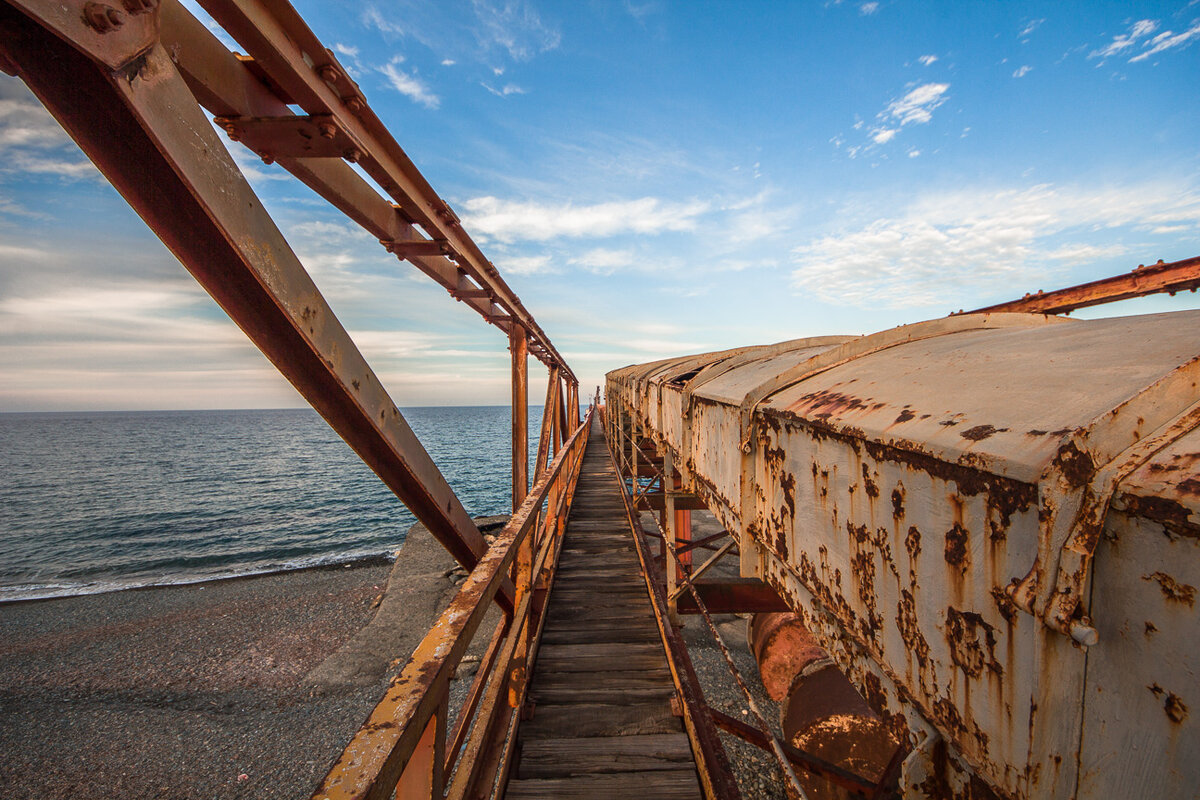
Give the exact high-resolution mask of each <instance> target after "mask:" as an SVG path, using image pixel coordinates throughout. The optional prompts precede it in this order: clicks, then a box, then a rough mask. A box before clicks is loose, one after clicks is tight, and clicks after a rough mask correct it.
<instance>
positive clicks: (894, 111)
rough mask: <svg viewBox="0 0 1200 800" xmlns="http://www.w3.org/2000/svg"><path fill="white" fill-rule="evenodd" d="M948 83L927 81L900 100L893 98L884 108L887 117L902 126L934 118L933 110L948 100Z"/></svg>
mask: <svg viewBox="0 0 1200 800" xmlns="http://www.w3.org/2000/svg"><path fill="white" fill-rule="evenodd" d="M949 88H950V84H948V83H926V84H923V85H921V86H918V87H917V88H915V89H913V90H912V91H911V92H909V93H908V94H906V95H904V97H901V98H900V99H899V100H893V101H892V102H891V103H889V104H888V107H887V108H886V109H885V110H884V115H885V117H890V118H891V119H894V120H896V121H897V122H899V123H900V125H901V127H903V126H905V125H911V124H914V123H916V124H924V123H926V122H929V120H931V119H932V118H933V111H934V109H936V108H937V107H938V106H940V105H941V104H942V103H944V102H946V97H945V94H946V90H947V89H949Z"/></svg>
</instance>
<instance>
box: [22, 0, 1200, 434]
mask: <svg viewBox="0 0 1200 800" xmlns="http://www.w3.org/2000/svg"><path fill="white" fill-rule="evenodd" d="M298 8H299V10H300V12H301V13H302V14H303V15H304V16H305V18H306V19H307V20H308V22H309V25H310V26H311V27H312V28H313V30H314V31H315V32H316V33H317V35H318V36H319V37H320V38H321V39H322V40H323V41H324V42H325V43H326V44H327V45H328V46H330V47H332V48H334V49H335V50H336V51H337V52H338V54H339V56H338V57H339V59H340V60H341V61H342V63H343V64H344V66H346V67H347V68H348V69H349V70H350V72H351V74H352V75H353V76H354V78H355V79H356V80H357V81H358V83H359V84H360V86H361V88H362V89H363V91H364V92H365V94H366V95H367V97H368V99H369V101H370V102H371V103H372V105H373V107H374V108H375V110H376V112H377V113H378V114H379V116H380V117H381V118H382V119H383V120H384V121H385V122H386V123H387V124H388V125H389V126H390V127H391V129H392V131H393V134H394V135H395V137H396V139H397V141H399V143H400V144H401V146H402V147H404V148H405V150H406V151H407V152H408V154H409V156H410V157H411V158H412V159H413V160H414V161H415V162H416V163H417V165H418V166H419V167H420V168H421V169H422V171H423V172H424V173H425V175H426V177H427V178H428V179H429V180H430V182H431V183H432V184H433V186H434V187H435V188H436V189H437V190H438V191H439V192H440V193H441V194H442V195H443V196H444V197H445V198H446V199H448V200H449V201H450V203H451V204H452V206H453V207H454V208H455V209H456V210H457V212H458V213H459V215H460V216H461V217H462V219H463V221H464V224H465V225H466V227H467V230H468V231H469V232H471V234H472V235H473V236H474V237H475V239H476V240H477V241H478V242H479V243H480V245H481V246H482V247H483V249H484V252H485V253H487V254H488V256H489V257H490V258H491V259H492V260H493V261H494V262H495V263H496V264H497V266H499V267H500V269H501V270H502V272H504V273H505V275H506V277H507V279H508V281H509V283H510V285H512V287H513V288H514V289H515V290H516V291H517V292H518V294H519V295H520V296H521V297H522V299H523V301H524V303H525V305H526V307H527V308H529V309H530V310H531V311H532V312H533V313H534V315H535V316H536V317H537V319H538V320H539V322H540V323H541V324H542V327H543V328H544V329H545V330H546V331H547V333H549V334H550V336H551V338H552V339H553V340H554V342H555V343H556V345H557V346H558V348H559V350H560V351H562V352H563V353H564V355H566V357H567V358H568V360H569V361H570V362H571V363H572V365H573V367H574V369H575V371H576V372H577V374H579V376H580V378H581V380H582V382H583V386H584V396H585V397H586V396H587V395H589V394H590V393H591V392H592V391H593V390H594V387H595V385H596V384H598V383H599V382H601V381H602V379H603V374H604V372H606V371H607V370H609V369H612V368H615V367H619V366H623V365H625V364H630V363H636V362H640V361H648V360H652V359H657V358H662V357H666V356H670V355H678V354H684V353H690V352H699V351H704V350H711V349H721V348H726V347H735V346H740V345H745V344H760V343H768V342H774V341H780V340H784V339H790V338H795V337H800V336H808V335H824V334H834V333H869V332H872V331H876V330H880V329H884V328H888V327H892V326H894V325H898V324H902V323H906V322H915V321H918V320H922V319H928V318H931V317H937V316H943V315H945V314H946V313H948V312H950V311H953V310H957V309H960V308H972V307H977V306H981V305H986V304H989V303H993V302H998V301H1001V300H1005V299H1009V298H1012V297H1015V296H1020V295H1022V294H1024V293H1025V292H1027V291H1036V290H1037V289H1039V288H1041V289H1050V288H1056V287H1059V286H1064V285H1069V284H1072V283H1077V282H1080V281H1085V280H1091V279H1094V278H1098V277H1103V276H1107V275H1111V274H1115V273H1118V272H1123V271H1126V270H1129V269H1131V268H1133V267H1134V266H1136V265H1137V264H1139V263H1142V262H1146V263H1149V262H1152V261H1155V260H1157V259H1159V258H1162V259H1165V260H1167V261H1172V260H1176V259H1179V258H1185V257H1190V256H1194V255H1197V254H1200V133H1198V131H1200V104H1198V103H1196V97H1197V95H1198V94H1200V3H1198V2H1197V1H1196V0H1192V2H1187V0H1181V1H1179V2H1173V3H1103V2H1078V3H1068V2H1056V3H1016V2H1003V3H999V2H946V3H917V2H904V1H902V0H892V1H889V0H880V1H879V2H861V1H860V2H851V0H843V1H842V2H820V1H819V0H816V1H814V2H792V3H766V2H762V3H747V2H740V3H707V2H705V3H701V2H695V3H692V2H688V3H683V2H678V3H670V2H642V3H637V2H599V1H598V0H592V1H589V2H580V1H578V0H577V1H575V2H562V3H550V2H532V1H528V2H525V1H522V0H507V1H505V0H473V1H472V0H467V1H463V0H447V1H446V2H436V3H434V2H416V0H397V1H395V2H390V3H389V2H375V3H348V2H344V3H335V2H320V3H318V2H302V3H299V4H298ZM0 78H2V80H0V342H3V348H0V410H39V409H80V408H221V407H279V406H295V405H302V404H303V401H302V400H300V398H299V397H298V395H296V394H295V393H294V392H293V391H292V390H291V389H290V387H288V386H287V384H286V383H285V382H284V381H283V380H282V379H281V378H279V377H278V375H277V374H275V373H274V371H273V369H272V368H271V367H270V366H269V365H268V364H267V363H266V362H265V360H264V359H263V358H262V357H261V356H259V355H258V354H257V352H256V351H255V350H254V349H253V347H251V346H250V345H249V344H247V343H246V340H245V338H244V337H243V336H242V334H241V333H240V332H239V331H238V330H237V329H236V328H235V327H234V326H233V325H232V323H230V322H229V321H228V320H227V319H226V318H225V317H224V315H223V314H222V313H221V312H220V310H219V309H217V308H216V306H215V305H214V304H213V303H212V302H211V301H210V300H209V299H208V298H207V296H206V295H205V294H204V293H203V292H202V291H201V290H200V289H199V288H198V287H197V286H196V284H195V283H194V281H192V279H191V278H190V277H189V276H188V275H187V273H186V272H185V271H184V270H183V269H182V268H181V267H180V266H179V265H178V264H177V263H176V262H175V261H174V259H173V258H172V256H171V255H170V254H169V253H168V252H167V251H166V249H165V248H164V247H163V246H162V245H161V244H159V243H158V241H157V239H155V238H154V237H153V236H152V235H151V234H150V233H149V231H148V229H147V228H146V227H145V225H144V224H142V223H141V222H140V220H138V218H137V217H136V216H135V215H134V214H133V213H132V212H131V211H130V210H129V209H128V208H127V207H126V206H125V204H124V203H123V201H122V200H121V199H120V197H119V196H118V195H117V194H116V193H115V192H114V191H113V190H112V189H111V188H110V187H109V186H108V184H107V183H106V182H105V181H104V180H103V179H102V178H101V177H100V176H99V174H98V173H97V172H96V171H95V169H94V168H92V167H91V166H90V164H88V163H87V162H86V160H85V159H84V158H83V156H82V155H81V154H80V153H79V151H78V149H77V148H75V147H74V145H73V144H72V143H71V142H70V140H69V139H67V137H66V136H65V134H63V133H62V132H61V130H60V129H59V128H58V127H57V125H56V124H55V123H54V122H53V120H52V119H50V118H49V116H48V115H47V114H46V113H45V112H44V111H43V110H42V109H41V107H40V106H39V105H38V104H37V103H36V101H35V100H34V99H33V98H32V96H31V95H30V94H29V93H28V92H27V91H26V90H25V89H24V87H23V85H22V84H20V82H19V81H17V80H15V79H11V78H7V77H5V76H0ZM229 146H230V148H231V151H232V152H234V154H235V157H236V158H237V159H238V160H239V163H241V164H243V165H244V166H245V169H246V172H247V175H248V177H249V178H250V180H251V183H252V185H253V186H254V188H255V190H256V191H257V192H258V193H259V195H260V196H261V197H262V198H263V200H264V203H265V204H266V205H267V207H268V208H269V209H270V210H271V212H272V214H273V215H274V217H275V219H276V221H277V222H278V224H279V225H280V227H281V228H282V230H283V231H284V233H285V234H286V235H287V236H288V238H289V240H290V241H291V242H292V244H293V246H294V248H295V249H296V251H297V253H298V254H299V255H300V257H301V259H302V260H303V262H304V263H305V265H306V266H307V267H308V268H309V270H310V272H311V273H312V274H313V276H314V278H315V279H316V281H317V283H318V285H319V286H320V287H321V289H322V291H323V292H324V293H325V295H326V297H327V298H328V299H329V301H330V302H331V304H332V305H333V307H334V309H335V310H336V311H337V312H338V314H339V316H340V317H341V318H342V320H343V322H344V323H345V325H346V327H347V328H348V329H350V331H351V332H352V334H353V335H354V336H355V338H356V340H357V341H358V342H359V344H360V347H361V349H362V350H363V352H364V353H365V355H366V356H367V359H368V361H369V362H370V363H371V364H372V365H373V367H374V368H375V370H376V371H377V372H378V373H379V375H380V376H381V378H382V379H383V381H384V383H385V384H386V385H387V386H388V388H389V390H390V391H391V393H392V396H393V399H395V400H396V402H397V403H398V404H399V405H401V406H408V405H429V404H503V403H506V402H507V398H508V388H507V378H508V356H507V352H506V341H505V339H504V337H503V335H502V334H501V333H500V332H499V331H497V330H496V329H494V328H491V327H489V326H486V325H484V324H482V322H481V321H480V320H479V318H478V317H477V316H475V315H474V314H473V313H471V312H468V311H466V310H465V309H464V308H463V307H462V306H460V305H458V304H456V303H455V302H454V301H453V300H451V299H450V298H449V297H448V296H446V294H445V293H444V292H443V291H442V290H441V289H440V288H438V287H437V286H435V285H433V284H432V283H431V282H429V281H428V280H427V279H425V278H424V277H423V276H422V275H420V274H419V273H417V272H416V271H415V270H414V269H413V268H412V267H410V266H409V265H407V264H403V263H399V262H397V261H396V260H394V259H393V258H392V257H390V256H388V255H387V254H386V253H384V252H383V250H382V249H381V248H380V247H379V245H378V244H377V243H376V242H375V241H374V240H373V239H372V238H371V237H369V236H367V235H366V234H364V233H363V232H361V231H359V230H357V229H355V228H354V226H353V225H352V224H351V223H349V222H348V221H346V220H345V219H344V218H341V217H339V215H338V214H337V213H335V212H333V211H332V209H330V208H328V207H326V206H324V205H323V204H322V203H321V202H319V201H318V200H317V199H316V198H315V196H314V195H312V194H311V193H309V192H308V190H307V189H305V188H304V187H303V186H301V185H300V184H299V183H297V182H295V181H293V180H291V179H290V178H289V177H288V176H287V175H286V174H285V173H283V172H282V171H280V170H279V169H278V168H277V167H268V166H266V165H264V164H262V163H261V162H258V161H257V160H256V159H255V158H254V157H253V156H252V155H249V156H248V155H247V154H246V153H245V152H243V151H240V150H239V149H238V146H237V145H233V144H230V145H229ZM1196 307H1200V302H1198V301H1197V297H1196V295H1186V296H1180V297H1176V298H1173V299H1171V298H1166V297H1161V298H1147V299H1144V300H1139V301H1131V302H1129V303H1124V304H1120V305H1119V306H1114V307H1110V308H1108V309H1106V310H1104V311H1100V312H1097V311H1092V312H1086V313H1083V314H1081V315H1084V316H1087V315H1096V314H1097V313H1152V312H1158V311H1164V310H1170V309H1176V308H1196ZM535 363H536V362H535ZM534 372H537V373H539V376H540V370H534ZM543 386H544V383H542V382H540V381H537V380H534V381H533V382H532V390H531V396H532V397H533V398H535V400H534V401H535V402H536V401H537V400H536V399H537V398H538V397H540V393H541V391H542V390H543V389H542V387H543Z"/></svg>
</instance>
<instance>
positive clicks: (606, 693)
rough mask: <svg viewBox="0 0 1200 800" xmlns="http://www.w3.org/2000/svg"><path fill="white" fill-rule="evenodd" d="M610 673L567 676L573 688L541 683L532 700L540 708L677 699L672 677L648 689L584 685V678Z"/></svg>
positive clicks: (654, 682)
mask: <svg viewBox="0 0 1200 800" xmlns="http://www.w3.org/2000/svg"><path fill="white" fill-rule="evenodd" d="M607 674H609V673H606V672H595V673H578V672H572V673H567V675H568V676H569V677H571V679H572V680H571V681H570V683H569V685H564V686H552V685H550V684H544V683H539V684H538V685H537V686H534V687H531V688H530V690H529V699H530V700H531V701H533V704H534V705H535V706H536V705H537V704H538V703H546V704H548V705H562V704H564V703H615V704H617V705H620V704H621V703H634V702H639V701H661V702H667V703H669V702H671V698H672V697H674V696H675V687H674V686H672V685H671V682H670V678H669V677H667V678H662V677H656V678H654V679H652V680H648V681H646V683H645V685H644V686H631V685H630V684H628V683H623V684H620V685H618V686H608V685H604V684H601V685H595V684H586V685H584V684H580V683H579V680H578V679H579V676H580V675H607Z"/></svg>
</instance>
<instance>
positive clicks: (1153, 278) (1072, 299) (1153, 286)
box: [960, 256, 1200, 314]
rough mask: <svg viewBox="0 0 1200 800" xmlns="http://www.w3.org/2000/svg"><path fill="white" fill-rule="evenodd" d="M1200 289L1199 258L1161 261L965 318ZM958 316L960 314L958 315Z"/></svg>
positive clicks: (1051, 310)
mask: <svg viewBox="0 0 1200 800" xmlns="http://www.w3.org/2000/svg"><path fill="white" fill-rule="evenodd" d="M1197 288H1200V256H1196V257H1194V258H1185V259H1183V260H1182V261H1172V262H1171V263H1169V264H1165V263H1163V262H1162V261H1161V260H1160V261H1159V262H1158V263H1157V264H1151V265H1150V266H1143V265H1138V267H1137V269H1135V270H1133V271H1132V272H1128V273H1126V274H1124V275H1114V276H1113V277H1111V278H1101V279H1100V280H1098V281H1090V282H1089V283H1081V284H1079V285H1078V286H1071V287H1068V288H1066V289H1058V290H1055V291H1053V292H1038V293H1037V294H1027V295H1025V296H1024V297H1022V298H1021V299H1020V300H1010V301H1009V302H1007V303H998V304H996V305H994V306H987V307H985V308H977V309H975V310H974V311H968V312H966V313H968V314H983V313H991V312H995V311H1017V312H1030V313H1040V314H1066V313H1068V312H1071V311H1074V310H1075V309H1077V308H1087V307H1088V306H1098V305H1101V304H1103V303H1113V302H1116V301H1117V300H1128V299H1130V298H1131V297H1143V296H1145V295H1148V294H1161V293H1163V292H1167V293H1169V294H1175V293H1176V292H1183V291H1189V292H1194V291H1196V289H1197ZM960 313H961V312H960Z"/></svg>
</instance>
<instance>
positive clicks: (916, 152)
mask: <svg viewBox="0 0 1200 800" xmlns="http://www.w3.org/2000/svg"><path fill="white" fill-rule="evenodd" d="M919 155H921V151H920V150H917V149H916V148H913V149H912V150H909V151H908V157H909V158H916V157H917V156H919Z"/></svg>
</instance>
